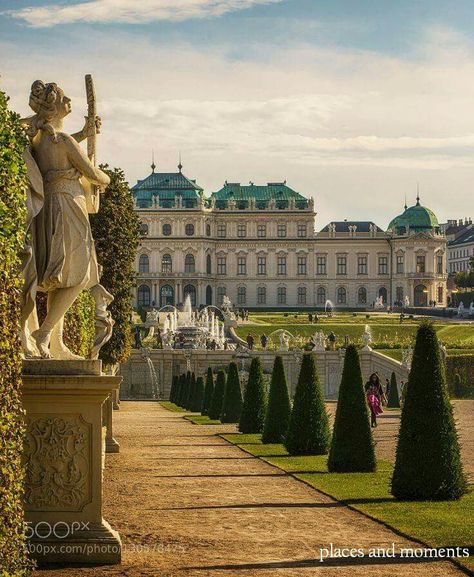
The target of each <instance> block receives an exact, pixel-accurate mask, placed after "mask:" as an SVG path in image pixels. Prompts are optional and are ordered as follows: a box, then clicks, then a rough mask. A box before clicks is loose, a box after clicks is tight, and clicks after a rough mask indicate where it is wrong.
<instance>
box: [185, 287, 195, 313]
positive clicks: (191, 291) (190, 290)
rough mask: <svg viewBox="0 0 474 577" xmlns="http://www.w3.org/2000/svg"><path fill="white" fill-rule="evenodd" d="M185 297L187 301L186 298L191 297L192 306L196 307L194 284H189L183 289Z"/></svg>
mask: <svg viewBox="0 0 474 577" xmlns="http://www.w3.org/2000/svg"><path fill="white" fill-rule="evenodd" d="M183 295H184V298H185V299H186V296H187V295H189V298H190V299H191V305H192V306H193V307H195V306H196V287H195V286H193V285H192V284H187V285H186V286H185V287H184V288H183Z"/></svg>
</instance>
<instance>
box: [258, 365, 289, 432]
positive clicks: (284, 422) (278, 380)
mask: <svg viewBox="0 0 474 577" xmlns="http://www.w3.org/2000/svg"><path fill="white" fill-rule="evenodd" d="M290 415H291V402H290V394H289V392H288V385H287V384H286V375H285V367H284V366H283V359H282V358H281V357H280V356H276V357H275V361H274V363H273V371H272V380H271V383H270V393H269V395H268V404H267V413H266V415H265V425H264V428H263V434H262V442H263V443H283V441H284V439H285V436H286V433H287V432H288V424H289V422H290Z"/></svg>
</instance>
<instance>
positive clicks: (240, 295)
mask: <svg viewBox="0 0 474 577" xmlns="http://www.w3.org/2000/svg"><path fill="white" fill-rule="evenodd" d="M246 302H247V287H244V286H239V287H238V288H237V304H239V305H244V304H245V303H246Z"/></svg>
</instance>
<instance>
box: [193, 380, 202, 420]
mask: <svg viewBox="0 0 474 577" xmlns="http://www.w3.org/2000/svg"><path fill="white" fill-rule="evenodd" d="M203 399H204V379H203V378H202V377H198V378H197V379H196V383H195V385H194V394H193V399H192V403H191V411H193V413H200V412H201V409H202V401H203Z"/></svg>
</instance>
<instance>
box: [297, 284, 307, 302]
mask: <svg viewBox="0 0 474 577" xmlns="http://www.w3.org/2000/svg"><path fill="white" fill-rule="evenodd" d="M298 304H299V305H305V304H306V287H305V286H299V287H298Z"/></svg>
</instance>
